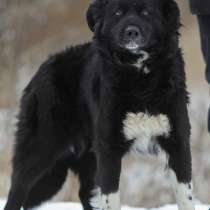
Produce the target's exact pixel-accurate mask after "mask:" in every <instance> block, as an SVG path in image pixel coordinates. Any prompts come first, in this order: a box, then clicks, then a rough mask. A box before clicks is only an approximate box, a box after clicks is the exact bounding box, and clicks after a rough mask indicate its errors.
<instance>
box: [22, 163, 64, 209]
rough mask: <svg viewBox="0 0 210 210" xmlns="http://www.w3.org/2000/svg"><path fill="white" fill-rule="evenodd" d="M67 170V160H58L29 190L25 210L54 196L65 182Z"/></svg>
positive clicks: (24, 205)
mask: <svg viewBox="0 0 210 210" xmlns="http://www.w3.org/2000/svg"><path fill="white" fill-rule="evenodd" d="M67 171H68V165H67V164H66V162H58V163H57V164H56V165H55V166H54V167H53V169H52V170H49V171H48V172H47V173H46V174H45V175H44V176H43V177H42V178H41V179H40V180H39V181H37V182H36V183H35V184H34V186H33V187H32V189H31V190H30V191H29V193H28V195H27V197H26V199H25V201H24V204H23V207H24V210H29V209H32V208H34V207H36V206H39V205H40V204H42V203H43V202H45V201H47V200H49V199H50V198H52V197H53V196H54V195H55V194H56V193H57V192H58V191H59V189H61V187H62V185H63V183H64V182H65V180H66V176H67Z"/></svg>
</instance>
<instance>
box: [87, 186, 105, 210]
mask: <svg viewBox="0 0 210 210" xmlns="http://www.w3.org/2000/svg"><path fill="white" fill-rule="evenodd" d="M89 203H90V205H91V207H92V208H93V209H94V210H101V209H102V197H101V190H100V188H96V189H94V190H92V192H91V198H90V201H89Z"/></svg>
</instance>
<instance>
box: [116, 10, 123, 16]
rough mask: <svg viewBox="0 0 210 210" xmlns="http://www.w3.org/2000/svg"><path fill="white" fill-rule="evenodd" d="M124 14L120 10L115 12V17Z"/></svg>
mask: <svg viewBox="0 0 210 210" xmlns="http://www.w3.org/2000/svg"><path fill="white" fill-rule="evenodd" d="M122 14H123V12H122V10H118V11H117V12H115V16H122Z"/></svg>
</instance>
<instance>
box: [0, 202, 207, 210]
mask: <svg viewBox="0 0 210 210" xmlns="http://www.w3.org/2000/svg"><path fill="white" fill-rule="evenodd" d="M4 205H5V201H4V200H0V210H3V207H4ZM209 208H210V205H197V206H196V210H209ZM58 209H59V210H82V207H81V205H80V204H78V203H47V204H44V205H43V206H41V207H39V208H36V210H58ZM33 210H35V209H33ZM122 210H146V209H144V208H131V207H127V206H124V207H122ZM151 210H177V206H176V205H166V206H164V207H160V208H155V209H151Z"/></svg>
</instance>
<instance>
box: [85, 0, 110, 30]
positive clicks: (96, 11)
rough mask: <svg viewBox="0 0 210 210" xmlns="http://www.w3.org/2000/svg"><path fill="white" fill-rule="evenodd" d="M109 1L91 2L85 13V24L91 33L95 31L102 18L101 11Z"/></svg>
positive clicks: (98, 0)
mask: <svg viewBox="0 0 210 210" xmlns="http://www.w3.org/2000/svg"><path fill="white" fill-rule="evenodd" d="M108 1H109V0H93V2H92V3H91V4H90V6H89V8H88V11H87V15H86V17H87V22H88V26H89V28H90V30H91V31H93V32H94V31H95V28H96V25H97V23H98V22H99V21H100V20H101V18H102V16H103V12H102V11H103V9H104V7H105V6H106V4H107V3H108Z"/></svg>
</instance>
